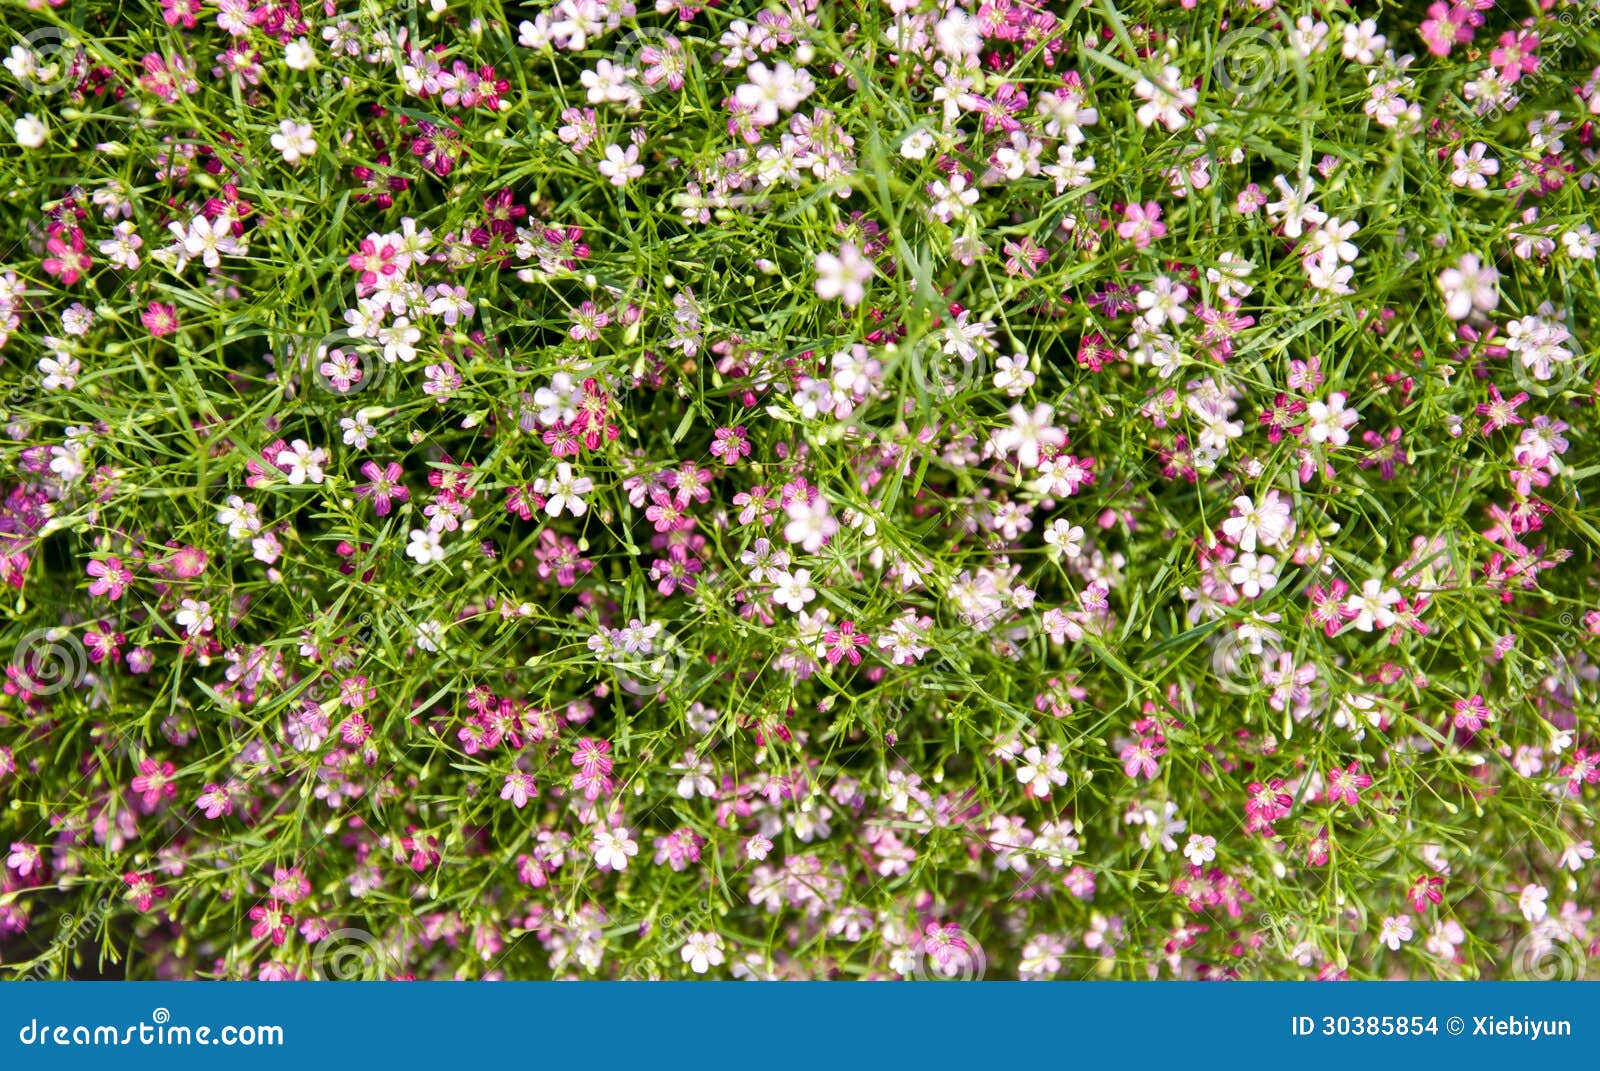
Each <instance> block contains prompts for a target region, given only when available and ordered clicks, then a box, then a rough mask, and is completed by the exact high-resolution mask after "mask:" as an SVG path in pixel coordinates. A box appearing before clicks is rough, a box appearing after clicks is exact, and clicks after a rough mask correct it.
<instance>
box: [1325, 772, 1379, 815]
mask: <svg viewBox="0 0 1600 1071" xmlns="http://www.w3.org/2000/svg"><path fill="white" fill-rule="evenodd" d="M1371 784H1372V775H1371V774H1364V773H1360V772H1359V764H1358V763H1354V762H1352V763H1351V764H1350V765H1349V766H1347V767H1345V768H1344V769H1342V770H1341V769H1339V767H1337V766H1335V767H1334V768H1333V769H1331V770H1329V771H1328V802H1330V803H1340V802H1343V803H1344V804H1345V805H1346V806H1348V807H1354V806H1355V805H1356V803H1357V802H1359V800H1360V792H1361V790H1362V789H1364V788H1366V787H1367V786H1369V785H1371Z"/></svg>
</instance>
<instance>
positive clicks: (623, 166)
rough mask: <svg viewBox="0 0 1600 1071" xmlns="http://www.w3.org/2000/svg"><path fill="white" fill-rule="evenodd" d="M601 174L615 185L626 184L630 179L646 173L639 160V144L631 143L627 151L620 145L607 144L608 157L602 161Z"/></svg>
mask: <svg viewBox="0 0 1600 1071" xmlns="http://www.w3.org/2000/svg"><path fill="white" fill-rule="evenodd" d="M599 166H600V174H602V175H604V176H605V177H606V178H608V179H610V180H611V185H613V186H626V185H627V184H628V180H629V179H636V178H638V177H640V176H641V175H643V174H644V165H643V164H641V163H640V162H639V146H637V145H629V146H628V148H627V149H626V151H624V150H623V148H622V146H620V145H607V146H606V158H605V159H604V160H601V161H600V165H599Z"/></svg>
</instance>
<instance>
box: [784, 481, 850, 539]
mask: <svg viewBox="0 0 1600 1071" xmlns="http://www.w3.org/2000/svg"><path fill="white" fill-rule="evenodd" d="M784 512H785V513H787V514H788V516H789V523H787V524H785V525H784V526H783V538H785V539H787V540H788V541H789V542H791V543H798V544H800V548H801V549H802V550H804V551H805V552H806V553H807V554H815V553H816V552H817V551H819V550H821V549H822V545H823V544H824V543H826V542H827V541H828V540H829V539H832V538H833V536H834V533H836V532H838V531H839V522H838V521H837V520H835V519H834V516H833V513H832V511H831V510H829V509H828V500H827V499H825V498H823V497H822V496H821V495H818V496H817V497H816V498H814V499H810V500H807V499H804V498H796V499H794V500H793V501H792V502H790V503H789V504H788V505H787V506H785V507H784Z"/></svg>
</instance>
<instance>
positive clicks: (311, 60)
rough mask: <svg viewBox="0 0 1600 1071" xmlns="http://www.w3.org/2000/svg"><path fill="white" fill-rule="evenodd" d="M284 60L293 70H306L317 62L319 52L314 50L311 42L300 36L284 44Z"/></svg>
mask: <svg viewBox="0 0 1600 1071" xmlns="http://www.w3.org/2000/svg"><path fill="white" fill-rule="evenodd" d="M283 62H284V63H285V64H286V65H287V66H288V68H289V69H290V70H291V71H306V70H310V69H311V67H312V65H313V64H315V63H316V62H317V54H316V53H315V52H314V51H312V48H311V42H309V41H307V40H306V39H305V38H304V37H300V38H297V39H295V40H293V41H290V42H289V43H288V44H287V45H285V46H284V49H283Z"/></svg>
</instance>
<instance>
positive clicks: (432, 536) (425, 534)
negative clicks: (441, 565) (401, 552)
mask: <svg viewBox="0 0 1600 1071" xmlns="http://www.w3.org/2000/svg"><path fill="white" fill-rule="evenodd" d="M406 554H407V555H408V556H409V557H411V558H415V559H416V562H417V564H418V565H431V564H433V563H434V562H442V561H444V542H443V540H441V539H440V538H439V533H438V532H435V531H434V530H433V529H432V528H413V529H411V545H410V546H408V547H406Z"/></svg>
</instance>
